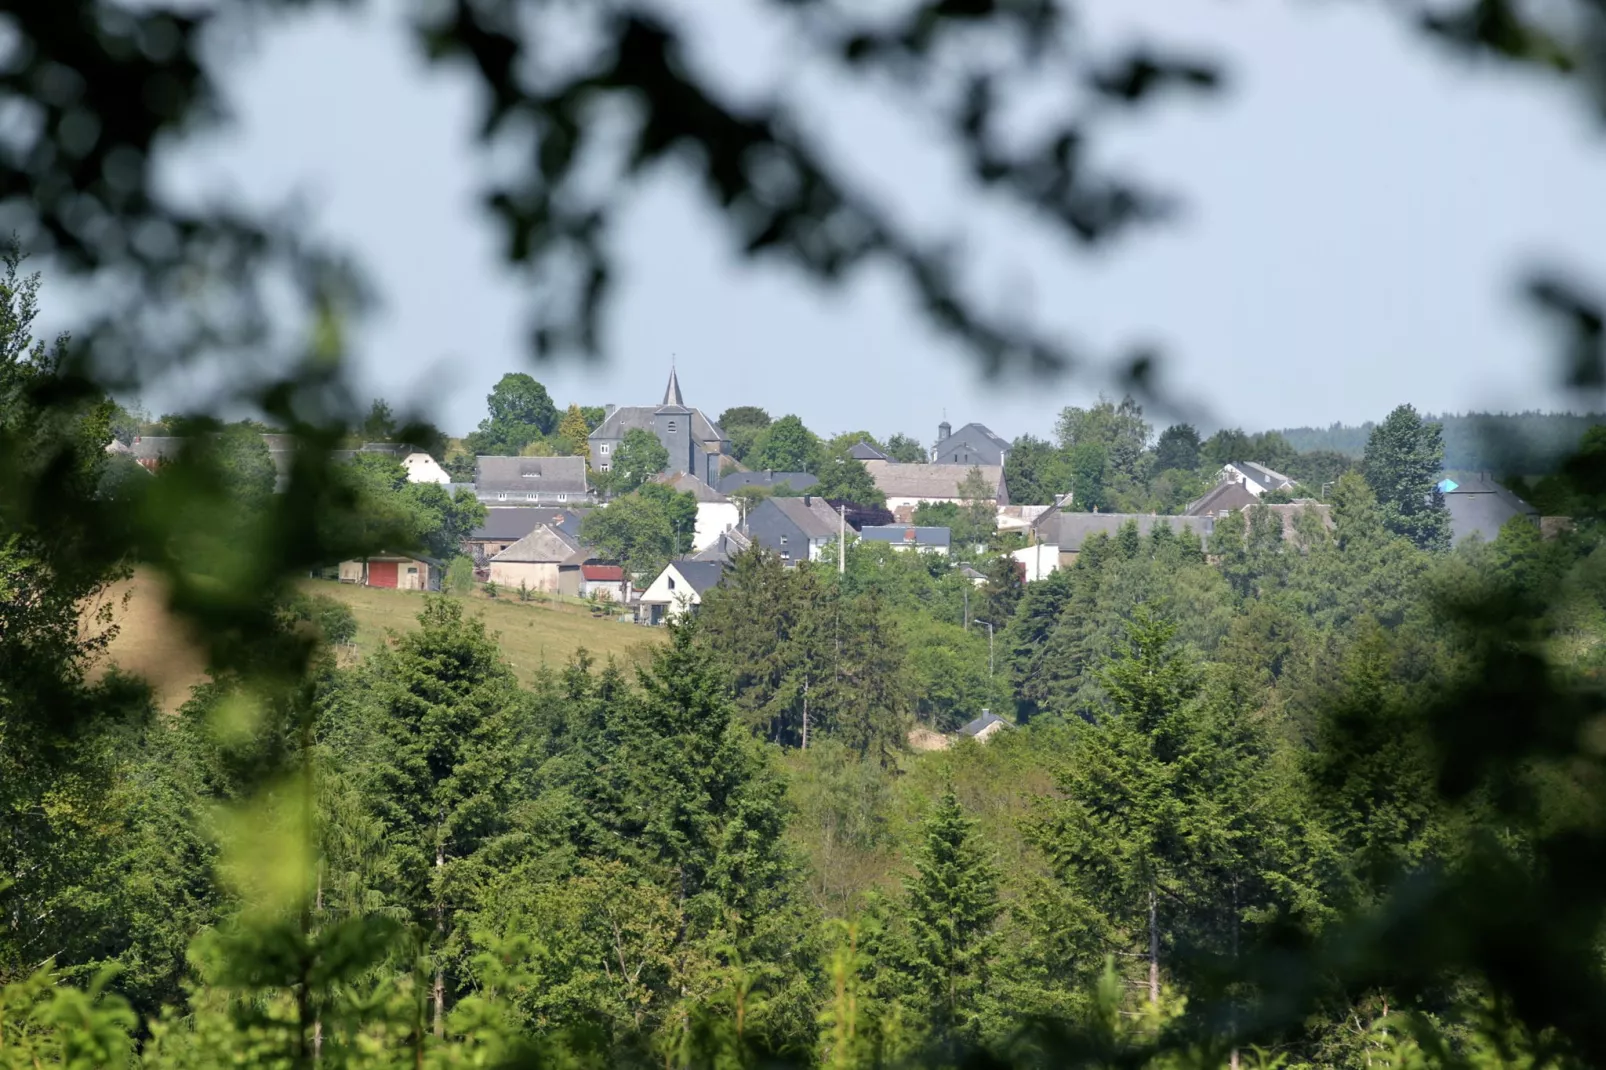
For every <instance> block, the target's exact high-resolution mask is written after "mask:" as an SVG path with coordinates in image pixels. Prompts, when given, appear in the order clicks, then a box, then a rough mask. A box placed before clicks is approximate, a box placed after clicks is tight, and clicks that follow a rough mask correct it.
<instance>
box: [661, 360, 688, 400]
mask: <svg viewBox="0 0 1606 1070" xmlns="http://www.w3.org/2000/svg"><path fill="white" fill-rule="evenodd" d="M664 404H665V405H674V406H676V407H678V408H682V409H683V408H685V407H686V400H685V398H682V397H681V396H680V376H678V375H676V374H675V365H674V364H673V363H671V364H670V365H669V385H668V386H666V387H664Z"/></svg>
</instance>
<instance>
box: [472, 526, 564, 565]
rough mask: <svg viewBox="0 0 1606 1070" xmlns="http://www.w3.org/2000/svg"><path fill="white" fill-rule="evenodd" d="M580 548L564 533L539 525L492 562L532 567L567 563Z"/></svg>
mask: <svg viewBox="0 0 1606 1070" xmlns="http://www.w3.org/2000/svg"><path fill="white" fill-rule="evenodd" d="M579 548H580V544H579V543H578V542H576V541H575V540H574V539H571V538H569V536H567V535H565V534H563V532H561V531H559V530H557V529H556V528H553V527H550V526H548V525H546V524H537V525H536V526H535V527H534V528H533V529H531V531H530V533H529V534H528V535H526V536H524V538H522V539H520V540H519V541H518V542H516V543H514V544H513V545H512V546H509V547H508V548H507V549H506V550H503V551H502V552H501V553H499V554H497V555H496V556H495V557H493V558H491V560H492V561H502V562H508V563H512V564H532V565H533V564H543V563H546V562H552V561H567V560H568V559H569V557H570V556H572V555H573V554H574V552H575V551H576V550H578V549H579Z"/></svg>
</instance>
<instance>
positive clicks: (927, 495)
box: [864, 461, 1009, 523]
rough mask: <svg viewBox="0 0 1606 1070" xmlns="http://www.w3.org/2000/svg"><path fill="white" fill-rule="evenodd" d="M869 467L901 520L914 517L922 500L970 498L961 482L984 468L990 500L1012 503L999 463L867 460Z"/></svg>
mask: <svg viewBox="0 0 1606 1070" xmlns="http://www.w3.org/2000/svg"><path fill="white" fill-rule="evenodd" d="M864 468H865V471H867V472H869V473H870V478H871V479H873V480H874V481H875V485H876V488H877V489H878V490H880V491H881V493H882V494H885V495H886V496H887V508H888V509H890V510H892V515H893V516H895V517H897V518H898V520H899V521H901V522H903V523H908V522H909V521H910V520H912V519H913V518H914V511H915V508H916V507H917V506H918V505H919V504H920V503H921V502H931V503H933V504H936V503H938V502H953V503H955V504H956V505H958V504H964V503H965V502H967V501H969V499H968V498H965V497H964V496H962V495H961V494H960V492H959V487H960V484H962V483H964V481H965V478H966V477H967V476H969V475H970V473H971V472H980V473H981V477H982V480H983V481H984V482H985V483H986V485H987V488H988V491H987V497H986V499H985V500H986V501H990V502H993V503H994V504H995V505H1008V504H1009V491H1008V489H1007V488H1006V487H1005V486H1004V468H1003V466H1002V465H997V464H991V465H988V464H982V465H968V464H898V463H896V462H893V461H866V462H865V464H864Z"/></svg>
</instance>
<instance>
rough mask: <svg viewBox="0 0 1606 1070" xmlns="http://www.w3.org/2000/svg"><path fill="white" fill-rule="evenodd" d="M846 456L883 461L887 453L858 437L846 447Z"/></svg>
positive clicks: (861, 459)
mask: <svg viewBox="0 0 1606 1070" xmlns="http://www.w3.org/2000/svg"><path fill="white" fill-rule="evenodd" d="M848 456H849V457H852V458H854V459H855V460H859V461H885V460H887V455H886V454H884V453H882V452H881V451H880V450H878V449H876V448H875V447H874V446H872V445H870V443H868V442H866V441H865V440H864V439H862V438H861V439H860V440H859V441H857V442H855V443H854V444H853V445H852V446H849V447H848Z"/></svg>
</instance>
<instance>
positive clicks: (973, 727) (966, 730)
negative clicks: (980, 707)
mask: <svg viewBox="0 0 1606 1070" xmlns="http://www.w3.org/2000/svg"><path fill="white" fill-rule="evenodd" d="M995 724H1002V725H1009V722H1008V721H1006V720H1004V719H1003V718H1002V717H1000V716H998V714H996V713H993V712H991V711H989V712H987V713H984V714H982V715H981V716H980V717H978V718H976V719H975V720H974V721H971V722H970V723H969V724H967V725H966V726H965V727H963V728H961V729H960V730H959V734H960V735H962V736H975V735H980V734H981V730H982V729H984V728H986V727H987V726H988V725H995ZM1010 727H1013V726H1012V725H1010Z"/></svg>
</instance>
